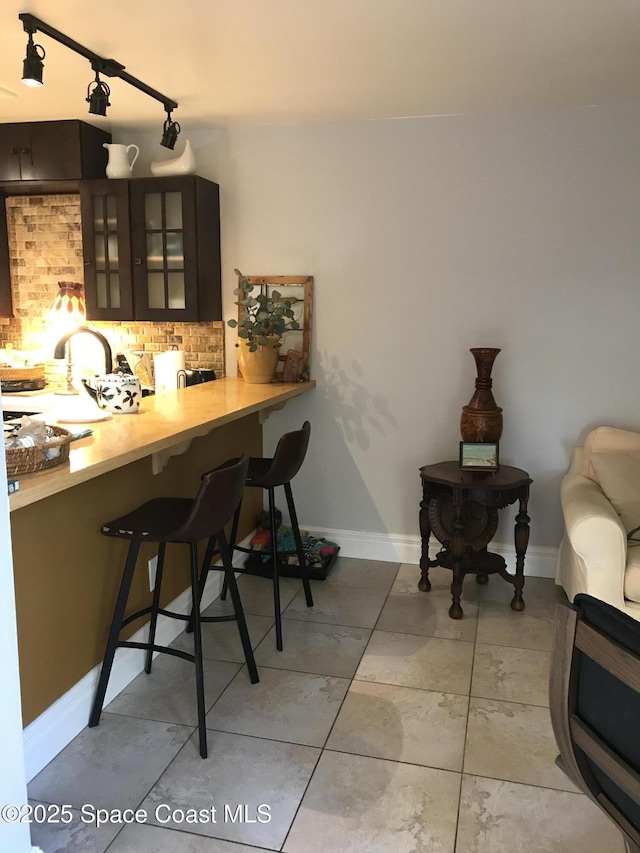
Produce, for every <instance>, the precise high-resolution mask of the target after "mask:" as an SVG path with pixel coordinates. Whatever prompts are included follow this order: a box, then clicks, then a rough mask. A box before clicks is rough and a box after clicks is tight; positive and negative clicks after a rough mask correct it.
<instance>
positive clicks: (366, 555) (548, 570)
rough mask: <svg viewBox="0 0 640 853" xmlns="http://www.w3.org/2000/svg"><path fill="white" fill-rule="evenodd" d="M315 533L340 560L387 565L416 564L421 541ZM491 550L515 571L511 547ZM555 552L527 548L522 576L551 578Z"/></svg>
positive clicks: (324, 531) (389, 535)
mask: <svg viewBox="0 0 640 853" xmlns="http://www.w3.org/2000/svg"><path fill="white" fill-rule="evenodd" d="M312 529H313V532H314V534H317V535H318V536H324V537H325V538H326V539H329V540H330V541H331V542H335V543H336V544H338V545H339V546H340V556H341V557H357V558H359V559H361V560H382V561H383V562H389V563H413V564H415V565H418V563H419V562H420V553H421V550H422V542H421V539H420V537H419V536H399V535H394V534H393V533H367V532H366V531H362V530H337V529H332V528H328V527H324V528H320V527H313V528H312ZM490 549H491V551H494V552H495V553H496V554H500V555H501V556H502V557H504V559H505V560H506V561H507V565H508V566H509V570H510V571H513V570H514V568H515V561H516V552H515V547H514V546H513V545H509V544H504V543H501V542H492V543H491V545H490ZM438 550H439V546H438V544H437V543H435V542H434V541H433V538H432V540H431V545H430V549H429V556H430V557H434V556H435V554H436V552H437V551H438ZM557 559H558V549H557V548H549V547H542V546H537V547H529V548H527V554H526V557H525V561H524V573H525V575H530V576H533V577H539V578H554V577H555V575H556V561H557Z"/></svg>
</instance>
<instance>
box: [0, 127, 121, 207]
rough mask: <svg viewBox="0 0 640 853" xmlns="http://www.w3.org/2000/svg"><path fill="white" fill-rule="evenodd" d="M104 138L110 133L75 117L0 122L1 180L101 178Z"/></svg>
mask: <svg viewBox="0 0 640 853" xmlns="http://www.w3.org/2000/svg"><path fill="white" fill-rule="evenodd" d="M105 142H111V134H110V133H107V132H106V131H104V130H101V129H100V128H97V127H93V125H90V124H87V123H86V122H84V121H77V120H75V119H65V120H62V121H36V122H23V123H15V124H0V182H1V183H7V182H11V181H59V180H72V181H75V180H81V179H83V178H102V177H104V176H105V170H106V166H107V159H108V157H107V152H106V150H105V149H104V148H103V147H102V146H103V144H104V143H105ZM27 188H28V187H23V188H21V189H20V190H19V192H20V193H23V192H24V191H25V189H27ZM9 191H11V190H10V189H9Z"/></svg>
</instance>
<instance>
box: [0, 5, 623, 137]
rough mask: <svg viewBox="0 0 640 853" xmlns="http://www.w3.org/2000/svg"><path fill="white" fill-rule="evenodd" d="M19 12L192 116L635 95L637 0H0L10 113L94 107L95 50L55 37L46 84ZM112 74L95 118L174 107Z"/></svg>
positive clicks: (0, 76)
mask: <svg viewBox="0 0 640 853" xmlns="http://www.w3.org/2000/svg"><path fill="white" fill-rule="evenodd" d="M134 10H135V12H134ZM19 12H31V13H32V14H33V15H35V16H36V17H39V18H41V19H42V20H43V21H46V22H47V23H48V24H49V25H51V26H52V27H55V28H56V29H58V30H61V31H62V32H64V33H65V34H66V35H68V36H70V37H71V38H73V39H74V40H75V41H78V42H80V43H81V44H83V45H85V46H86V47H88V48H89V49H91V50H92V51H94V52H95V53H98V54H100V55H101V56H103V57H108V58H113V59H116V60H118V61H119V62H121V63H123V64H124V65H125V66H126V69H127V71H128V72H129V73H130V74H132V75H133V76H134V77H137V78H138V79H140V80H142V81H144V82H145V83H146V84H148V85H149V86H151V87H153V88H154V89H156V90H158V91H160V92H162V93H163V94H164V95H166V96H167V97H169V98H171V99H173V100H175V101H177V102H178V103H179V109H178V110H177V111H176V112H175V113H174V116H173V117H174V119H176V120H177V121H179V122H180V123H181V124H182V127H183V130H184V129H185V128H186V127H187V126H191V127H193V128H196V127H197V128H202V127H225V126H234V125H248V124H289V123H300V122H323V121H337V120H350V119H382V118H392V117H394V118H397V117H403V116H427V115H442V114H452V113H453V114H455V113H468V112H474V113H477V112H495V111H511V110H522V109H537V108H545V107H556V106H571V105H583V104H603V103H610V102H614V101H627V100H632V99H639V98H640V3H639V2H638V0H179V2H168V0H109V3H103V2H96V0H2V3H1V4H0V33H1V34H2V35H1V36H0V87H1V89H3V90H7V91H8V94H7V93H5V92H0V121H3V122H7V121H20V120H43V119H57V118H82V119H88V118H89V117H88V113H87V104H86V103H85V100H84V99H85V98H86V95H87V86H88V84H89V83H90V82H91V80H92V78H93V72H92V71H91V68H90V65H89V62H88V61H87V60H86V59H84V58H82V57H81V56H78V55H77V54H75V53H73V52H72V51H70V50H69V49H67V48H65V47H62V46H61V45H59V44H57V43H56V42H54V41H53V40H52V39H50V38H49V37H48V36H45V35H43V34H37V36H36V38H35V41H36V43H40V44H42V46H43V47H44V48H45V50H46V52H47V55H46V58H45V70H44V82H45V85H44V86H43V87H42V88H38V89H30V88H27V87H26V86H24V85H23V84H22V83H21V82H20V76H21V69H22V60H23V59H24V54H25V45H26V34H25V33H24V32H23V29H22V24H21V22H20V21H19V20H18V13H19ZM108 82H109V84H110V85H111V103H112V106H111V108H110V109H109V113H108V117H107V118H106V119H100V118H97V117H95V116H91V118H90V121H91V122H92V123H93V124H100V123H102V124H104V126H105V127H107V128H113V127H117V126H118V125H131V124H136V125H156V124H158V125H159V124H161V123H162V121H164V118H165V116H164V110H163V107H162V104H161V103H159V102H157V101H155V100H153V99H152V98H150V97H149V96H147V95H144V94H142V93H140V92H138V91H137V90H136V89H134V88H132V87H131V86H129V85H127V84H126V83H124V82H123V81H121V80H118V79H111V80H109V81H108Z"/></svg>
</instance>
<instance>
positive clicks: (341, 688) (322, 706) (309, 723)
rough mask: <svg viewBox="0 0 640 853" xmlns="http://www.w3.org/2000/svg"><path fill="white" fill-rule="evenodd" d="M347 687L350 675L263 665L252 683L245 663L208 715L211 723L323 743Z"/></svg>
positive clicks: (229, 729)
mask: <svg viewBox="0 0 640 853" xmlns="http://www.w3.org/2000/svg"><path fill="white" fill-rule="evenodd" d="M348 689H349V679H348V678H333V677H331V676H326V675H311V674H309V673H305V672H289V671H287V670H283V669H269V668H268V667H264V666H263V667H260V683H259V684H251V683H250V681H249V679H248V677H247V675H246V667H243V670H242V671H241V672H240V673H239V674H238V675H237V676H236V678H234V680H233V681H232V682H231V684H230V685H229V687H228V688H227V689H226V690H225V692H224V694H223V695H222V696H221V698H220V699H218V701H217V702H216V703H215V705H214V706H213V708H212V709H211V711H210V712H209V714H208V715H207V727H208V728H210V729H219V730H221V731H225V732H234V733H235V734H243V735H253V736H255V737H263V738H271V739H273V740H282V741H287V742H289V743H301V744H307V745H308V746H324V743H325V741H326V739H327V735H328V734H329V731H330V729H331V726H332V725H333V723H334V721H335V718H336V715H337V713H338V711H339V710H340V706H341V704H342V701H343V699H344V697H345V694H346V692H347V690H348Z"/></svg>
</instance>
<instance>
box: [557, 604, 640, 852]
mask: <svg viewBox="0 0 640 853" xmlns="http://www.w3.org/2000/svg"><path fill="white" fill-rule="evenodd" d="M549 711H550V713H551V722H552V724H553V731H554V734H555V738H556V742H557V744H558V748H559V750H560V755H559V756H558V758H557V759H556V763H557V764H558V765H559V766H560V767H561V768H562V770H564V772H565V773H566V774H567V776H568V777H569V778H570V779H571V781H572V782H573V783H574V784H575V785H577V786H578V787H579V788H580V789H581V790H582V791H583V792H584V793H585V794H586V795H587V796H588V797H589V798H590V799H591V800H593V801H594V802H595V803H596V805H598V806H599V807H600V808H601V809H602V810H603V811H604V813H605V814H606V815H607V817H609V818H610V819H611V820H612V821H613V822H614V823H615V824H616V825H617V827H618V828H619V829H620V830H621V832H622V834H623V836H624V840H625V842H626V845H627V850H628V851H629V853H640V737H639V735H640V623H639V622H638V621H637V620H635V619H633V618H632V617H631V616H629V615H628V614H627V613H622V612H621V611H620V610H617V609H616V608H615V607H612V606H611V605H610V604H606V603H605V602H603V601H599V600H598V599H596V598H593V597H592V596H590V595H577V596H576V597H575V600H574V603H573V605H571V604H564V603H560V604H558V607H557V611H556V626H555V636H554V643H553V653H552V656H551V678H550V681H549Z"/></svg>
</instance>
